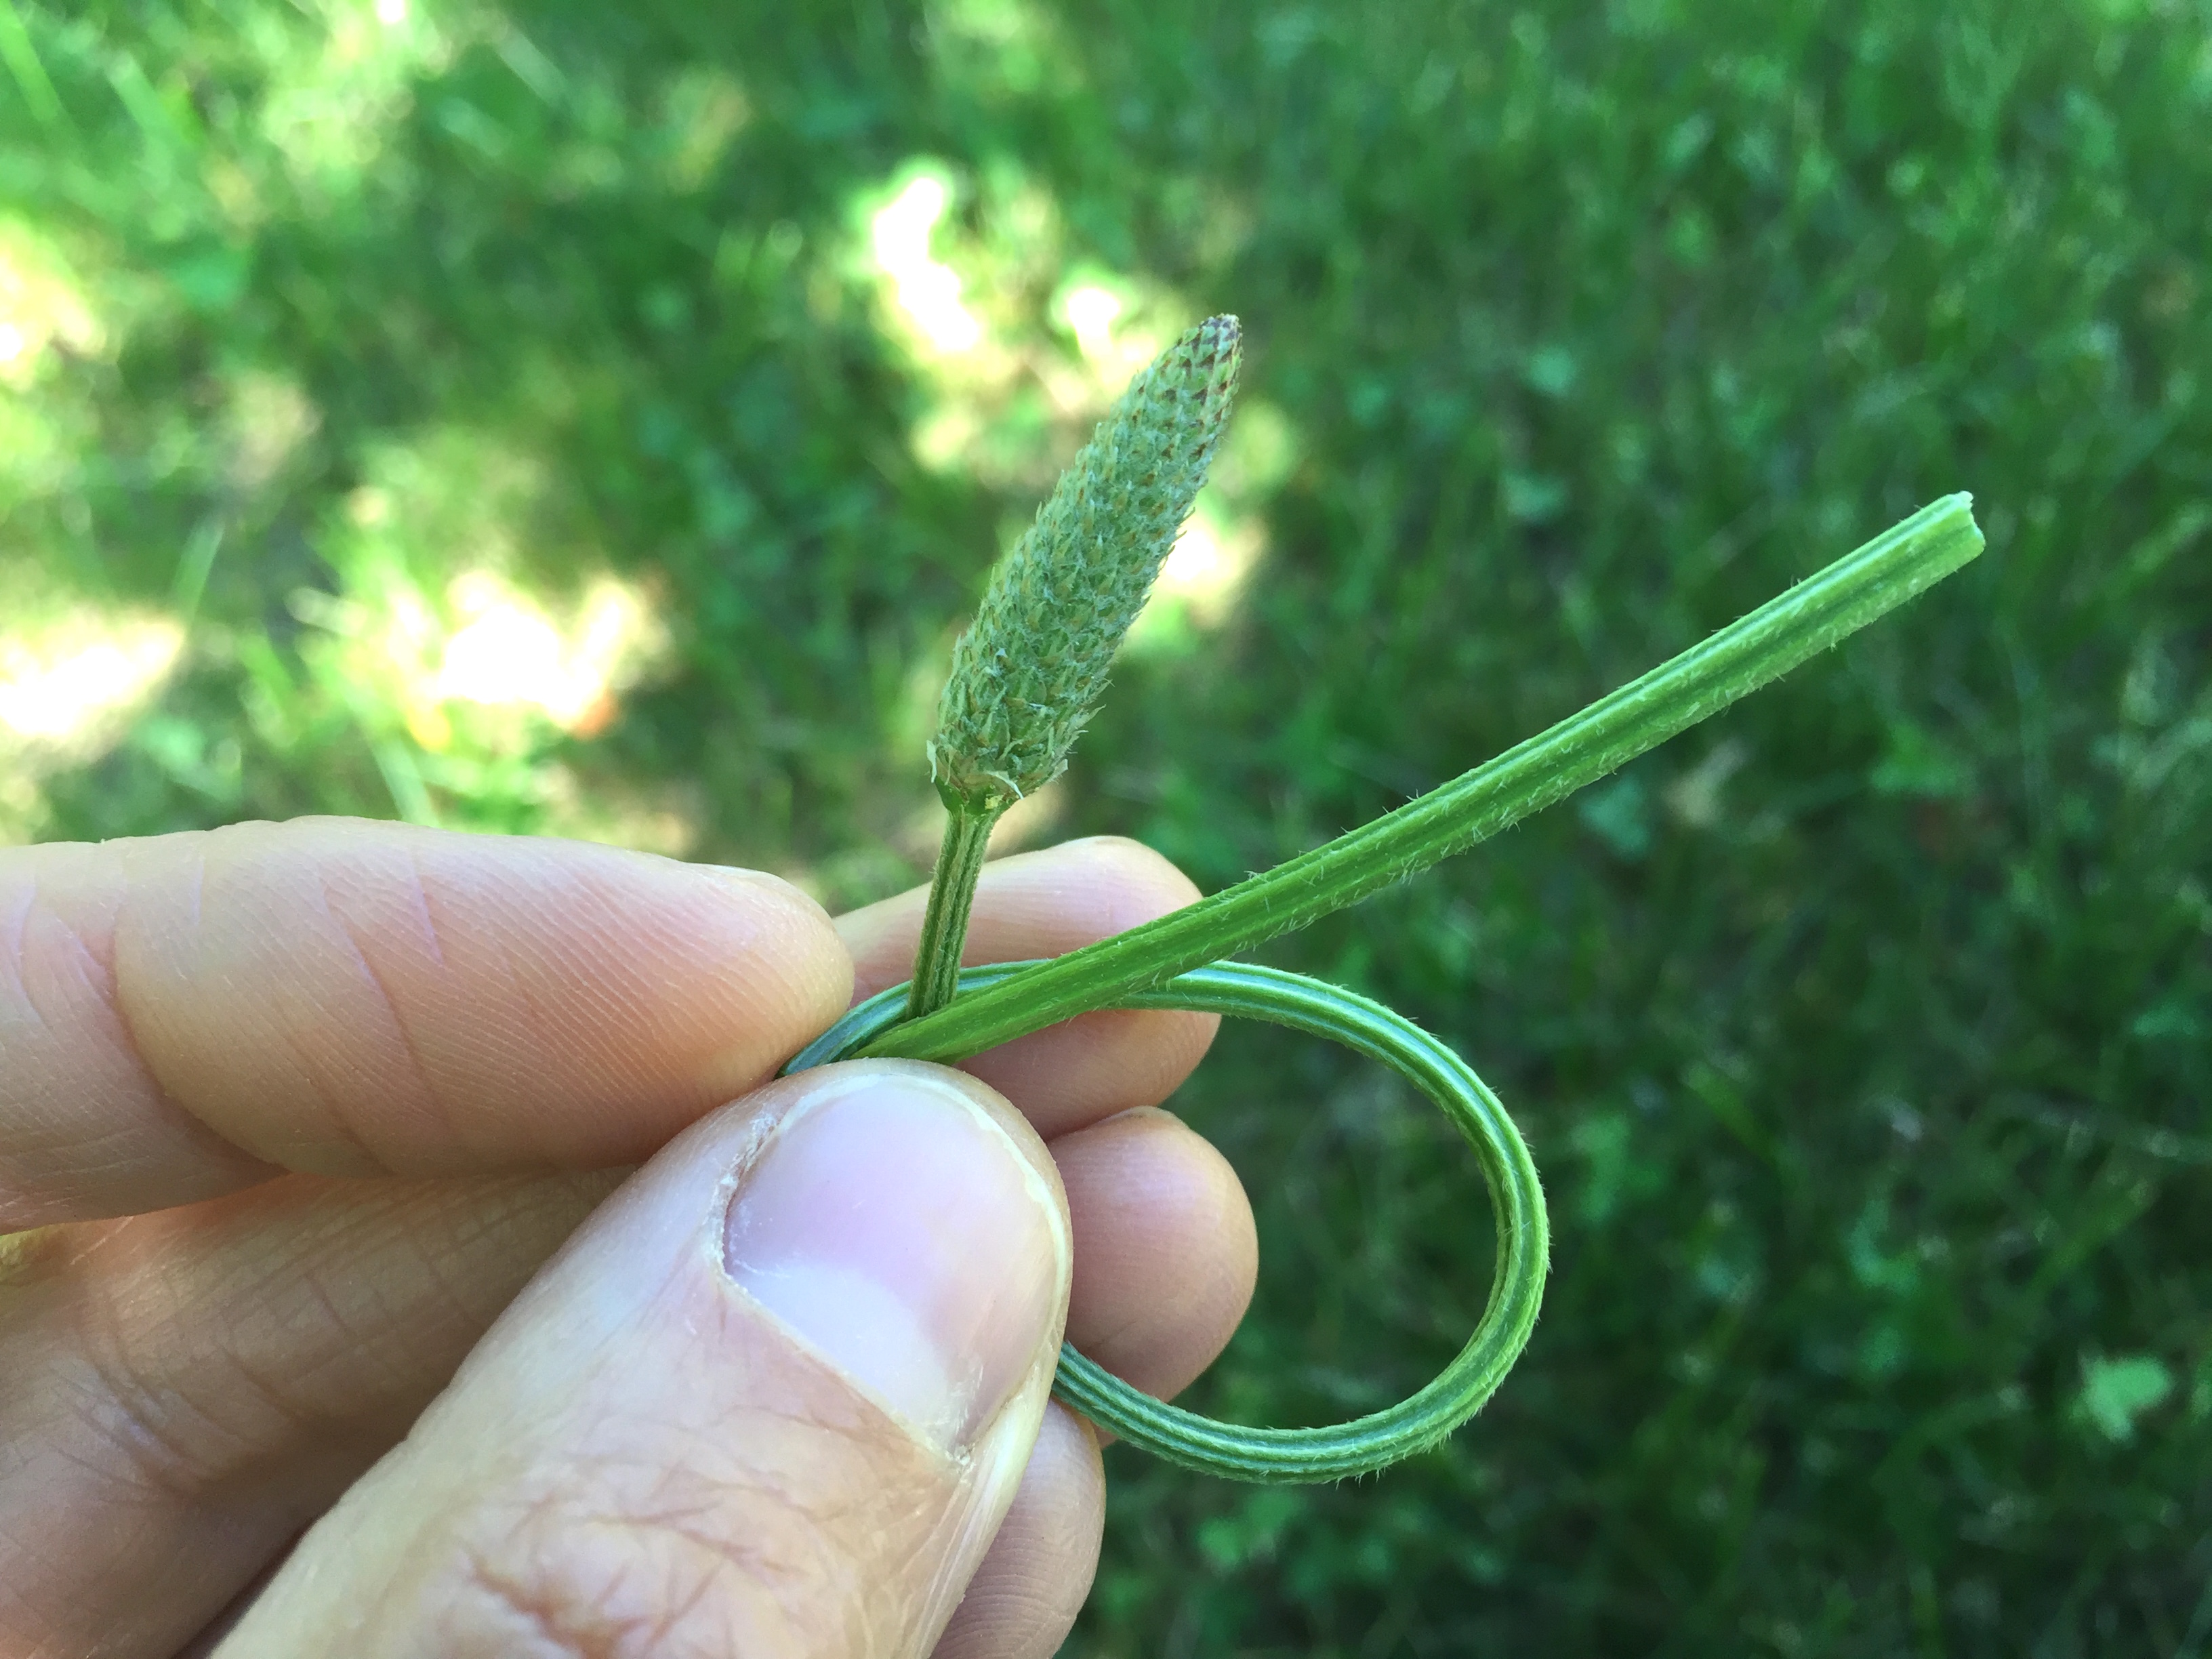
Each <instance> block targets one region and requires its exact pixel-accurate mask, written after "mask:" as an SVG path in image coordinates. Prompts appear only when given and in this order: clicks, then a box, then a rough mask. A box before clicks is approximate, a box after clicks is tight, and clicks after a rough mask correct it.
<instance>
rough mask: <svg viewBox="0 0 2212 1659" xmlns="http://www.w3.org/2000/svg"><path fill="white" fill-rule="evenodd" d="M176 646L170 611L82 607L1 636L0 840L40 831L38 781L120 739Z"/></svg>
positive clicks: (179, 640) (179, 635) (159, 683)
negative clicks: (164, 613)
mask: <svg viewBox="0 0 2212 1659" xmlns="http://www.w3.org/2000/svg"><path fill="white" fill-rule="evenodd" d="M184 646H185V630H184V629H183V628H182V627H181V626H179V623H177V622H176V620H175V619H174V618H173V617H167V616H163V615H161V613H160V612H158V611H137V610H122V611H117V610H108V609H103V608H100V607H97V606H92V605H71V606H69V607H67V608H65V609H62V610H59V611H54V612H52V613H50V614H47V615H46V616H43V617H40V618H39V619H38V620H37V621H34V622H29V623H17V624H16V625H14V626H11V627H9V629H7V630H6V631H5V632H0V843H9V842H22V841H27V840H29V839H30V838H31V837H32V836H34V835H36V834H37V833H39V831H40V827H41V824H42V822H43V819H44V817H45V808H44V803H43V798H42V796H41V794H40V780H41V779H42V778H45V777H46V776H47V775H49V774H52V773H54V772H57V771H59V770H61V769H64V768H66V767H74V766H82V765H85V764H87V763H90V762H92V761H95V760H98V759H99V758H100V757H101V756H103V755H105V754H106V753H107V752H108V750H111V749H112V748H114V746H115V745H116V744H118V743H119V742H120V741H122V739H123V738H124V736H125V733H126V732H128V731H129V730H130V727H131V721H132V720H134V719H136V718H137V715H138V714H140V713H141V712H142V711H143V710H144V709H145V708H146V707H147V706H148V705H149V704H150V703H151V702H153V701H154V700H155V698H156V697H157V696H160V694H161V688H162V687H163V686H164V685H166V684H167V683H168V681H169V679H170V677H171V676H172V675H173V673H174V672H175V671H176V669H177V665H178V662H179V659H180V658H181V657H182V655H183V652H184Z"/></svg>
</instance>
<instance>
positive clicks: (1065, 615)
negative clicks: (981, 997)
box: [907, 317, 1243, 1018]
mask: <svg viewBox="0 0 2212 1659" xmlns="http://www.w3.org/2000/svg"><path fill="white" fill-rule="evenodd" d="M1242 361H1243V352H1242V336H1241V332H1240V331H1239V329H1238V326H1237V319H1235V318H1234V317H1209V318H1207V319H1206V321H1204V322H1202V323H1200V325H1198V326H1197V327H1196V328H1194V329H1192V330H1191V331H1189V332H1188V333H1187V334H1185V335H1184V336H1183V337H1182V338H1181V339H1179V340H1177V341H1176V343H1174V344H1173V345H1171V346H1170V347H1169V348H1168V349H1166V350H1165V351H1164V352H1162V353H1161V354H1160V356H1158V358H1156V359H1155V360H1154V361H1153V362H1152V364H1151V365H1150V366H1149V367H1147V368H1146V369H1145V370H1144V372H1143V373H1142V374H1139V375H1138V376H1137V378H1136V379H1135V380H1132V381H1131V382H1130V383H1129V386H1128V389H1127V391H1125V392H1122V394H1121V397H1120V398H1118V399H1117V400H1116V401H1115V404H1114V406H1113V408H1112V409H1110V410H1108V411H1107V414H1106V418H1105V419H1104V420H1103V421H1101V422H1099V423H1098V429H1097V432H1095V433H1094V434H1092V435H1091V441H1090V442H1089V443H1087V444H1085V445H1084V447H1083V448H1082V449H1081V450H1080V451H1079V453H1077V455H1076V457H1075V459H1074V460H1073V462H1072V463H1071V464H1070V465H1069V466H1068V468H1067V471H1065V472H1063V473H1061V474H1060V481H1059V483H1056V484H1055V485H1054V487H1053V491H1052V494H1051V495H1050V496H1049V497H1048V499H1047V500H1046V501H1045V504H1044V505H1043V506H1042V507H1039V508H1038V509H1037V515H1036V522H1035V523H1033V524H1032V525H1030V527H1029V529H1028V530H1027V531H1026V532H1024V534H1023V536H1022V538H1021V540H1020V541H1019V542H1018V543H1017V544H1015V546H1014V550H1013V551H1012V553H1010V554H1008V555H1007V556H1006V557H1005V558H1004V559H1002V560H1000V562H999V563H998V565H997V566H996V567H995V568H994V569H993V570H992V572H991V578H990V581H989V583H988V584H987V586H985V588H984V590H983V600H982V604H981V605H980V606H978V607H977V610H976V613H975V623H974V625H973V626H971V627H970V628H969V629H968V631H967V632H966V633H965V634H963V635H961V636H960V641H959V643H958V644H957V645H956V646H954V647H953V651H952V672H951V677H950V678H947V679H946V681H945V691H944V695H943V696H940V697H939V700H938V705H937V735H936V736H935V737H934V738H931V739H930V744H929V773H930V776H931V777H932V778H933V779H934V780H935V781H936V784H937V789H938V793H939V794H940V795H941V796H943V797H944V799H945V811H946V814H947V816H946V819H945V840H944V842H943V844H942V845H941V846H940V848H939V851H938V855H937V872H936V875H935V877H934V878H933V880H932V881H931V883H930V889H929V909H928V913H927V915H926V916H925V917H924V919H923V922H922V935H921V949H920V951H919V952H918V953H917V955H916V957H915V975H914V981H913V985H912V987H911V989H910V990H909V992H908V1000H907V1012H908V1017H909V1018H919V1017H921V1015H924V1014H927V1013H932V1012H935V1011H936V1010H938V1009H939V1008H942V1007H944V1006H945V1005H946V1004H947V1003H949V1002H951V1000H952V994H953V991H954V989H955V987H956V985H957V980H958V975H959V969H960V951H961V946H962V945H963V943H964V942H965V940H966V938H967V933H968V912H969V907H970V906H971V905H972V904H973V902H974V901H975V880H976V878H977V877H978V876H979V875H980V874H981V872H982V868H983V855H984V853H985V851H986V850H987V848H988V846H989V844H990V838H991V826H992V825H993V824H994V823H996V822H997V821H998V819H999V816H1000V814H1001V813H1002V812H1004V811H1006V809H1007V808H1008V807H1009V806H1011V805H1013V804H1014V802H1016V801H1018V800H1019V799H1021V798H1022V797H1023V796H1024V795H1029V794H1033V793H1036V791H1037V790H1039V789H1042V787H1044V786H1045V785H1046V784H1048V783H1050V782H1051V781H1053V780H1054V778H1056V777H1058V776H1059V775H1060V774H1061V773H1062V772H1063V771H1065V770H1066V768H1067V753H1068V750H1071V749H1073V748H1074V746H1075V740H1076V738H1078V737H1079V736H1081V735H1082V732H1083V728H1084V726H1086V725H1087V724H1089V722H1090V720H1091V715H1092V714H1093V713H1095V712H1096V711H1097V707H1098V700H1099V698H1100V697H1101V696H1103V695H1104V693H1105V690H1106V681H1107V676H1108V673H1109V670H1110V669H1111V668H1112V666H1113V662H1114V653H1115V652H1116V651H1117V650H1119V649H1120V648H1121V638H1122V635H1125V634H1127V632H1128V631H1129V624H1130V623H1133V622H1134V621H1135V620H1136V619H1137V613H1138V611H1141V610H1142V609H1143V608H1144V605H1145V599H1146V595H1148V594H1149V593H1150V592H1152V583H1153V581H1154V580H1155V579H1156V578H1158V575H1159V574H1160V566H1161V565H1162V564H1164V563H1165V562H1166V561H1167V556H1168V555H1169V553H1170V551H1172V550H1173V549H1174V547H1175V543H1176V537H1177V536H1178V535H1180V534H1181V533H1182V526H1183V521H1184V520H1187V519H1188V518H1189V516H1190V510H1191V507H1192V504H1193V503H1194V501H1196V500H1197V499H1198V492H1199V489H1200V487H1201V486H1202V485H1204V483H1206V469H1207V467H1208V466H1209V465H1211V464H1212V459H1213V452H1214V448H1215V447H1216V446H1217V445H1218V443H1219V442H1220V440H1221V433H1222V428H1224V427H1225V426H1226V425H1227V424H1228V421H1229V410H1230V405H1231V404H1232V403H1233V402H1234V401H1235V399H1236V395H1237V369H1238V368H1239V366H1240V364H1241V362H1242Z"/></svg>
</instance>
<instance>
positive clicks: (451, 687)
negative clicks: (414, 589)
mask: <svg viewBox="0 0 2212 1659" xmlns="http://www.w3.org/2000/svg"><path fill="white" fill-rule="evenodd" d="M446 598H447V605H446V610H447V614H448V615H449V616H451V617H453V618H454V619H455V620H456V621H457V622H458V623H459V626H458V627H457V628H456V629H455V630H454V631H453V633H452V634H450V635H448V636H447V639H446V641H445V646H444V649H443V650H442V652H441V653H440V656H439V660H438V668H437V671H436V673H435V676H434V677H433V678H432V680H431V683H430V685H429V687H428V698H429V700H430V701H432V702H472V703H479V704H482V705H483V706H484V707H486V708H535V709H537V710H538V712H540V713H542V714H544V716H545V717H546V718H547V719H548V720H551V721H552V722H553V724H554V725H555V726H559V727H560V728H561V729H562V731H564V732H570V733H572V734H574V735H576V736H579V737H590V736H592V734H594V733H595V732H599V731H602V730H604V729H605V726H606V724H607V722H608V721H609V720H611V719H612V718H613V715H614V710H615V706H616V697H617V693H618V692H620V691H622V690H625V689H626V688H628V687H629V686H630V685H632V684H635V683H636V681H637V679H638V678H639V675H640V673H641V671H642V670H643V669H644V668H645V667H647V665H650V664H651V663H652V662H653V661H654V660H655V659H658V658H659V656H660V655H661V654H662V653H664V652H665V649H666V647H667V644H668V635H667V629H665V627H664V626H663V625H662V623H661V621H660V618H659V616H658V615H657V614H656V613H655V611H654V610H653V606H652V605H651V603H650V602H649V601H648V600H647V598H646V595H645V594H644V593H643V592H641V590H640V589H639V588H638V587H637V586H635V585H634V584H631V583H628V582H624V581H621V580H617V578H615V577H612V576H601V577H599V578H598V579H597V580H594V581H592V583H591V585H590V586H588V587H587V588H586V590H585V592H584V594H583V596H582V598H581V599H580V600H579V601H578V602H577V603H576V604H575V605H573V606H572V607H570V609H569V611H568V616H567V617H565V619H563V620H561V621H556V619H555V618H554V617H552V616H551V615H550V614H548V612H547V611H546V610H545V608H544V606H543V605H541V604H540V603H539V602H538V600H536V599H533V598H532V597H531V596H530V595H529V594H527V593H525V592H522V591H521V590H520V589H518V588H516V587H515V586H513V585H512V584H510V583H508V582H507V581H505V580H502V579H501V578H500V577H499V576H497V575H495V574H493V573H491V572H489V571H485V570H471V571H465V572H463V573H462V574H460V575H459V576H456V577H455V578H453V581H452V582H451V584H449V585H448V586H447V591H446Z"/></svg>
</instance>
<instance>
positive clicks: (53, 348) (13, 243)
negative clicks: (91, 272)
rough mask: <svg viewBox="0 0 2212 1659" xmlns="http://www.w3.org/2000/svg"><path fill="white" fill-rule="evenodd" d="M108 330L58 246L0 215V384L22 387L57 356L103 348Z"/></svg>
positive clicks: (97, 351)
mask: <svg viewBox="0 0 2212 1659" xmlns="http://www.w3.org/2000/svg"><path fill="white" fill-rule="evenodd" d="M107 343H108V336H107V331H106V329H104V328H103V327H102V326H101V325H100V319H99V318H98V317H97V316H96V315H95V314H94V311H93V309H92V304H91V301H89V299H88V297H87V296H86V294H85V292H84V289H83V288H82V285H81V284H80V283H78V281H77V279H76V274H75V273H74V272H73V271H72V270H70V265H69V262H68V261H67V260H66V259H65V258H63V256H62V254H61V252H60V250H59V249H58V248H57V247H55V246H53V245H52V242H50V241H49V240H46V238H45V237H44V236H42V235H40V234H39V233H38V232H37V231H36V230H34V229H33V228H31V227H30V226H28V225H27V224H24V223H22V222H21V221H11V220H0V386H7V387H8V388H9V389H10V390H13V391H18V392H20V391H22V390H24V389H25V388H26V387H27V386H30V385H31V384H32V383H33V381H34V380H37V379H38V378H39V375H40V373H41V372H42V371H43V370H44V369H45V368H46V367H47V366H48V365H49V364H51V363H52V362H53V361H54V360H55V359H56V358H57V357H62V356H97V355H99V354H100V353H101V352H102V351H104V350H105V349H106V346H107Z"/></svg>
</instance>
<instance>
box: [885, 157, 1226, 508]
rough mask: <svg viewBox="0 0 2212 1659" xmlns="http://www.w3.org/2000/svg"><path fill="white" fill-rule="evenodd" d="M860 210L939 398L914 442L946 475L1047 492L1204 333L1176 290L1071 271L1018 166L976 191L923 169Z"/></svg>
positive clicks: (938, 169) (897, 336)
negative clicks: (1157, 367)
mask: <svg viewBox="0 0 2212 1659" xmlns="http://www.w3.org/2000/svg"><path fill="white" fill-rule="evenodd" d="M963 204H965V205H964V208H963ZM956 209H963V210H960V211H956ZM854 210H855V215H856V220H857V224H858V236H857V245H858V247H859V253H858V257H857V259H856V261H855V263H856V265H857V268H858V270H859V273H860V276H861V277H862V279H863V280H864V281H866V283H870V284H872V285H873V286H874V287H875V288H876V289H877V291H878V314H879V315H880V316H881V317H882V319H884V333H885V334H886V336H887V337H890V338H891V339H892V340H894V341H896V343H898V344H899V345H900V347H901V348H902V350H903V351H904V353H905V355H906V356H907V357H908V360H909V361H910V362H911V363H912V365H913V367H914V369H915V374H916V376H917V378H918V379H919V380H920V381H921V384H922V386H923V387H924V388H925V389H926V390H927V392H928V394H929V395H928V400H927V404H926V406H925V408H924V409H923V410H922V411H921V414H920V415H919V416H917V417H916V419H915V422H914V425H913V428H912V436H911V442H912V445H913V451H914V454H915V459H918V460H920V461H921V463H922V465H925V466H927V467H928V468H930V469H931V470H932V471H960V472H964V473H966V474H967V475H968V476H969V477H973V478H975V480H976V481H977V482H978V483H983V484H986V485H987V486H989V487H991V488H993V489H1006V490H1011V491H1030V490H1042V489H1044V488H1046V487H1048V485H1049V484H1050V483H1051V482H1052V479H1053V477H1054V474H1055V473H1056V472H1057V471H1059V469H1060V466H1061V465H1064V464H1065V463H1066V460H1067V459H1068V458H1069V457H1070V456H1071V455H1073V453H1074V451H1075V448H1076V447H1077V445H1079V443H1080V442H1081V441H1083V439H1084V438H1085V437H1086V436H1087V435H1089V433H1090V430H1091V425H1092V423H1093V422H1096V421H1097V418H1098V416H1100V415H1101V414H1103V412H1104V410H1105V409H1106V406H1107V405H1108V404H1109V403H1110V402H1112V400H1113V398H1114V397H1115V394H1117V393H1118V392H1120V391H1121V388H1122V387H1123V386H1126V385H1127V384H1128V381H1129V379H1130V377H1131V376H1132V375H1133V374H1135V373H1136V372H1137V370H1138V369H1139V368H1142V367H1143V366H1144V365H1145V364H1146V362H1149V361H1150V360H1151V359H1152V357H1153V356H1155V355H1157V354H1158V351H1159V350H1160V349H1161V348H1162V347H1163V346H1164V345H1165V344H1166V343H1167V342H1168V341H1169V340H1170V339H1172V338H1173V337H1175V335H1176V334H1177V333H1179V332H1180V331H1182V329H1183V328H1184V327H1187V326H1188V325H1189V324H1190V323H1192V322H1194V321H1196V320H1197V319H1196V316H1195V314H1194V313H1192V311H1191V308H1190V307H1188V305H1187V304H1185V303H1184V302H1182V301H1180V300H1178V299H1176V297H1175V296H1174V295H1170V294H1169V293H1167V292H1166V291H1165V290H1164V289H1158V288H1156V287H1153V286H1149V285H1147V284H1146V283H1141V282H1139V281H1136V280H1134V279H1131V278H1128V277H1125V276H1118V275H1116V274H1115V273H1112V272H1110V271H1105V270H1099V269H1097V267H1095V266H1092V265H1090V264H1080V263H1075V262H1071V261H1070V259H1069V258H1067V254H1066V240H1067V239H1066V234H1065V232H1064V229H1063V227H1062V224H1061V220H1060V210H1059V207H1058V204H1057V203H1056V202H1055V201H1054V199H1053V197H1051V195H1050V194H1049V193H1048V192H1047V191H1044V190H1042V189H1041V188H1040V187H1039V186H1037V185H1036V184H1035V183H1034V182H1032V181H1031V180H1030V179H1028V178H1027V176H1026V175H1025V174H1024V173H1023V172H1022V171H1021V169H1020V168H1018V167H1013V166H1011V165H1009V166H1005V167H999V168H996V169H994V170H992V171H991V172H990V173H987V175H986V176H984V177H982V178H980V179H969V178H967V177H964V176H962V175H959V174H957V173H954V172H953V171H952V170H951V169H950V168H948V167H945V166H943V165H942V164H940V163H938V162H935V161H930V160H928V159H927V158H920V157H917V158H915V159H913V160H911V161H908V162H907V163H906V164H904V165H903V166H902V167H899V168H898V169H896V171H895V172H894V173H892V174H891V175H890V178H889V179H887V180H886V181H885V182H884V183H883V184H882V185H878V186H876V187H874V188H872V189H870V190H865V191H860V193H859V194H858V196H857V197H855V201H854Z"/></svg>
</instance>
